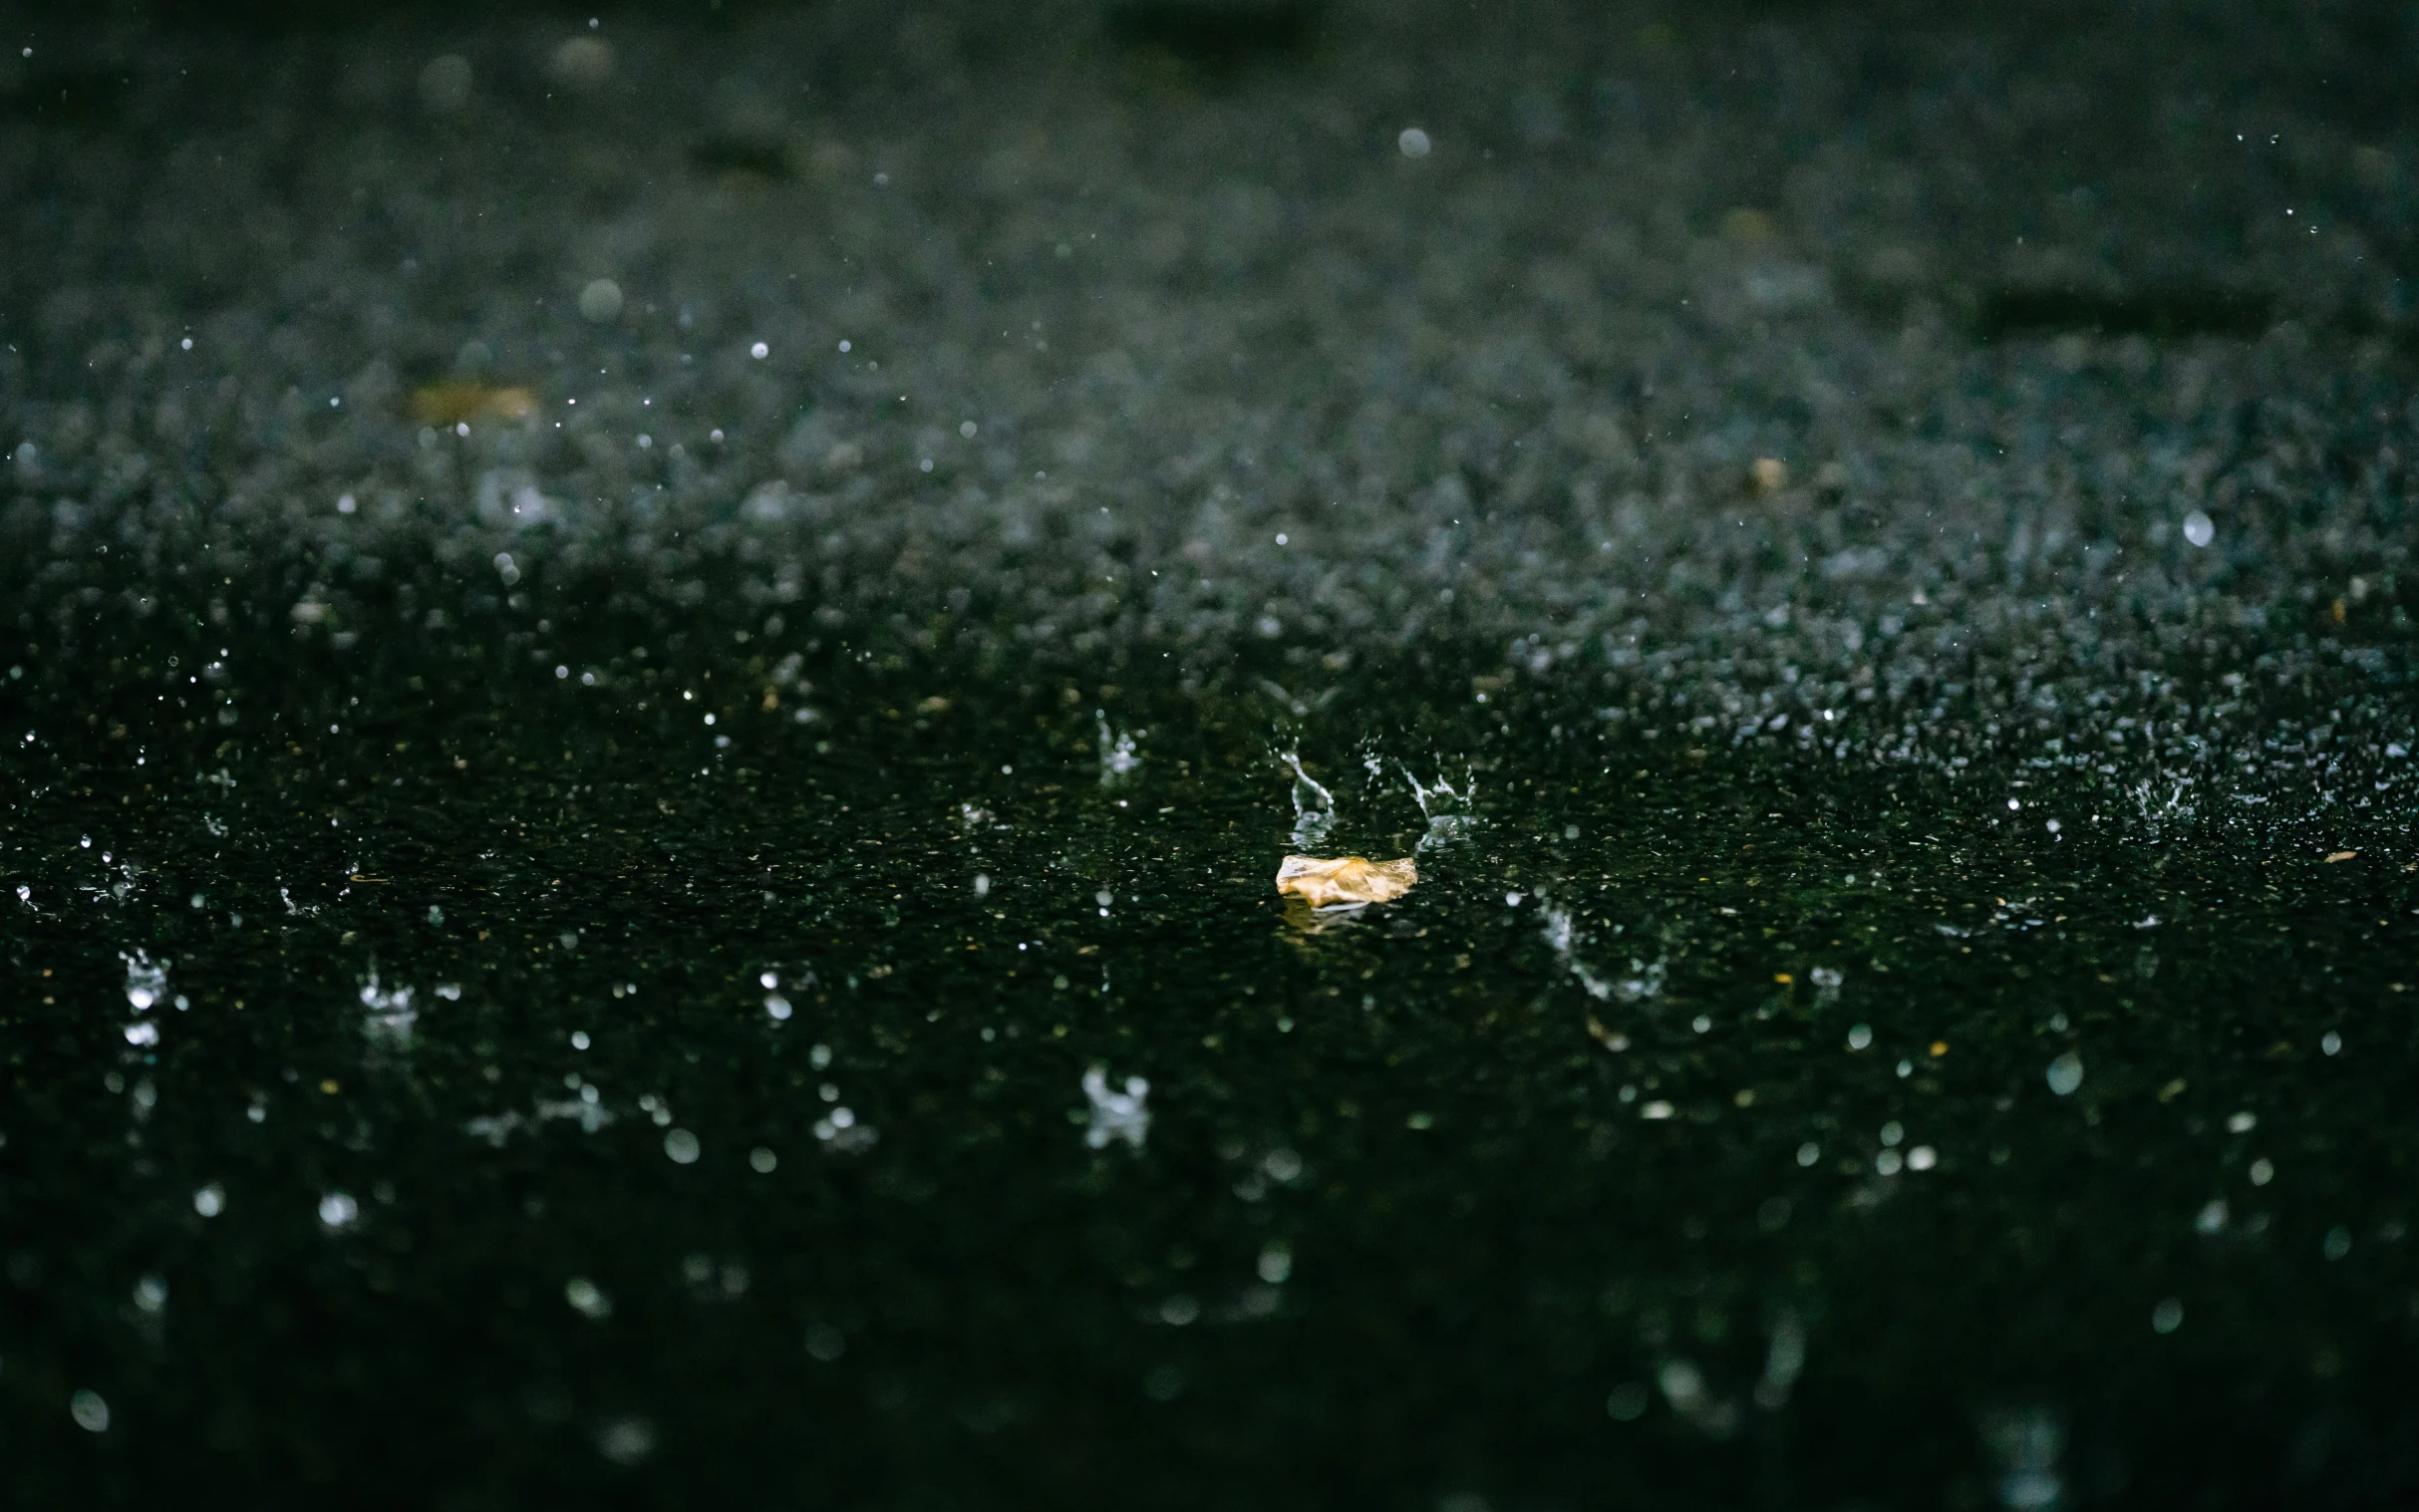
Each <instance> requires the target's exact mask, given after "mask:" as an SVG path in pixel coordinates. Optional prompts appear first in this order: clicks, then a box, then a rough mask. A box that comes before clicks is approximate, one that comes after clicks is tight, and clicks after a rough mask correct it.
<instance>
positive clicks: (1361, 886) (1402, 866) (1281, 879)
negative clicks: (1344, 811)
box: [1277, 856, 1419, 908]
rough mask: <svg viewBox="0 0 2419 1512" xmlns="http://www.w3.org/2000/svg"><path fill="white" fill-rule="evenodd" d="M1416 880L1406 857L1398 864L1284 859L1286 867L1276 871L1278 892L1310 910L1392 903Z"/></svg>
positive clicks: (1356, 859)
mask: <svg viewBox="0 0 2419 1512" xmlns="http://www.w3.org/2000/svg"><path fill="white" fill-rule="evenodd" d="M1418 880H1419V868H1418V867H1417V866H1416V865H1414V864H1413V863H1412V861H1411V858H1410V857H1409V856H1404V857H1403V858H1402V859H1401V860H1399V861H1371V860H1369V859H1367V858H1366V857H1363V856H1343V857H1340V858H1338V859H1336V860H1333V861H1325V860H1321V859H1320V858H1319V857H1317V856H1287V857H1286V858H1285V864H1284V865H1282V866H1279V867H1278V868H1277V891H1278V892H1279V893H1280V894H1285V893H1292V894H1293V895H1294V896H1296V897H1298V898H1300V899H1302V900H1303V901H1304V902H1306V903H1308V904H1310V905H1311V906H1312V907H1313V908H1325V907H1327V906H1328V905H1330V904H1332V903H1391V902H1393V901H1394V900H1395V899H1396V898H1399V897H1401V896H1402V895H1403V894H1404V893H1406V892H1409V891H1410V890H1411V884H1412V883H1414V882H1417V881H1418Z"/></svg>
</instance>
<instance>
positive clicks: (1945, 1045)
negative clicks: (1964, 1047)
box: [1932, 1040, 1949, 1056]
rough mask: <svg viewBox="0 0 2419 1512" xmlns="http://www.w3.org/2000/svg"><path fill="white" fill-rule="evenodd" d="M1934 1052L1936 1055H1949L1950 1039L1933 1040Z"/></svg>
mask: <svg viewBox="0 0 2419 1512" xmlns="http://www.w3.org/2000/svg"><path fill="white" fill-rule="evenodd" d="M1932 1053H1933V1054H1934V1055H1936V1056H1946V1055H1948V1054H1949V1042H1948V1041H1946V1040H1935V1041H1933V1042H1932Z"/></svg>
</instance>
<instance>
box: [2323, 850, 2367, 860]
mask: <svg viewBox="0 0 2419 1512" xmlns="http://www.w3.org/2000/svg"><path fill="white" fill-rule="evenodd" d="M2358 854H2360V852H2358V851H2356V850H2338V851H2335V852H2333V853H2332V854H2330V855H2329V856H2327V859H2328V860H2330V861H2348V860H2350V859H2351V858H2352V857H2354V856H2356V855H2358Z"/></svg>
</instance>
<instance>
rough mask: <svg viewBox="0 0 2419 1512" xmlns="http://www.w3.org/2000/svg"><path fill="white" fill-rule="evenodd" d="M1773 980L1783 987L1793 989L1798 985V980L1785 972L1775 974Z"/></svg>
mask: <svg viewBox="0 0 2419 1512" xmlns="http://www.w3.org/2000/svg"><path fill="white" fill-rule="evenodd" d="M1772 980H1773V981H1775V982H1778V983H1779V984H1780V985H1781V986H1783V987H1793V986H1795V985H1796V984H1797V978H1795V977H1793V976H1791V975H1789V974H1788V973H1787V972H1785V971H1776V972H1774V973H1773V974H1772Z"/></svg>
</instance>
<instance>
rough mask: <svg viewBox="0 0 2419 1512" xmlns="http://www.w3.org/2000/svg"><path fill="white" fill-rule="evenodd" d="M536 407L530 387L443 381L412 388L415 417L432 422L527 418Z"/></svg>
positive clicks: (456, 423) (460, 422)
mask: <svg viewBox="0 0 2419 1512" xmlns="http://www.w3.org/2000/svg"><path fill="white" fill-rule="evenodd" d="M536 408H537V401H536V400H535V399H534V398H532V397H531V395H530V393H529V391H528V390H526V389H498V388H494V387H491V386H490V385H487V384H473V383H442V384H431V385H429V386H428V387H427V388H425V389H415V390H413V391H412V416H413V418H414V419H415V420H419V421H422V422H425V423H426V424H428V425H432V426H457V425H461V424H463V423H464V422H466V421H473V420H527V419H528V418H529V413H530V412H531V411H532V410H534V409H536Z"/></svg>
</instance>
